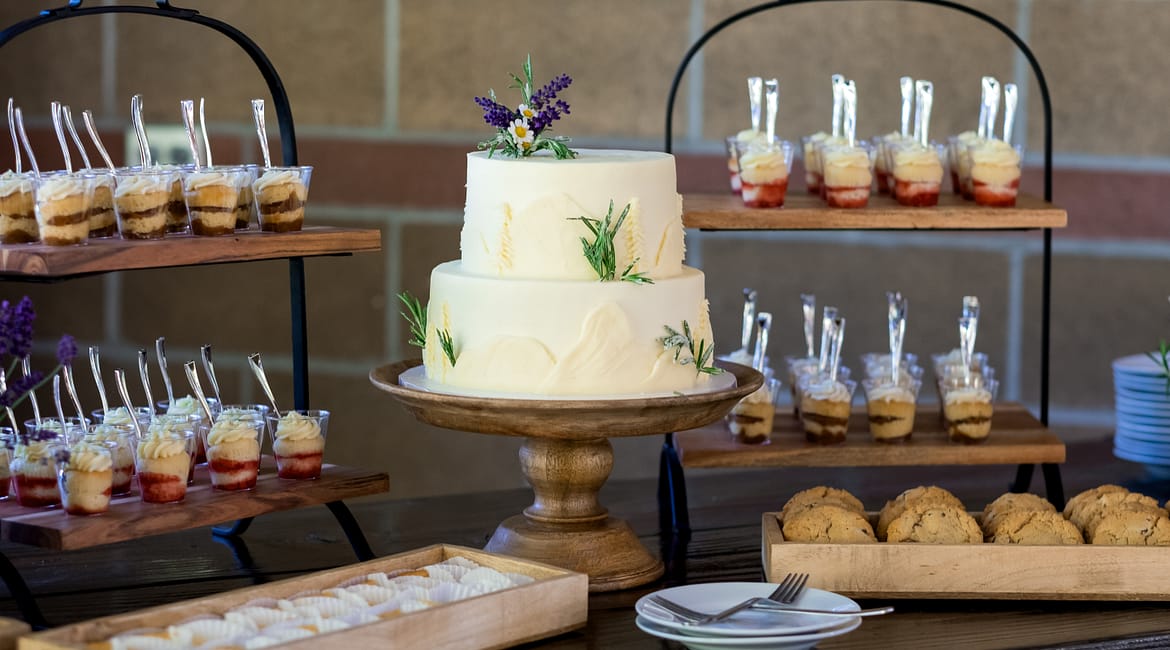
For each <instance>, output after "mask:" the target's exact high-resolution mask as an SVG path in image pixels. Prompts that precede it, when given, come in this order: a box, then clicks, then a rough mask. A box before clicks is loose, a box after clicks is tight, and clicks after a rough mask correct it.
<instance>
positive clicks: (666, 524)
mask: <svg viewBox="0 0 1170 650" xmlns="http://www.w3.org/2000/svg"><path fill="white" fill-rule="evenodd" d="M828 2H912V3H917V4H925V5H932V6H936V7H943V8H946V9H952V10H954V11H958V12H960V13H963V14H966V15H968V16H971V17H973V18H975V19H977V20H980V21H982V22H984V23H986V24H988V25H991V26H992V27H994V28H996V29H997V30H999V31H1000V32H1001V33H1003V34H1004V35H1005V36H1007V37H1008V39H1010V40H1011V42H1012V44H1014V45H1015V46H1016V48H1017V49H1018V50H1019V51H1020V52H1021V53H1022V54H1023V55H1024V57H1025V58H1026V59H1027V60H1028V64H1029V65H1030V66H1031V68H1032V73H1033V75H1034V76H1035V78H1036V83H1037V86H1038V87H1039V90H1040V100H1041V104H1042V109H1043V116H1044V125H1043V131H1044V146H1043V151H1044V200H1045V201H1049V202H1051V201H1052V99H1051V97H1050V95H1049V92H1048V82H1047V80H1046V79H1045V77H1044V71H1043V70H1042V69H1041V67H1040V62H1039V61H1038V60H1037V59H1036V56H1035V54H1033V53H1032V50H1031V48H1029V47H1028V45H1027V43H1025V42H1024V41H1023V39H1021V38H1020V37H1019V35H1018V34H1016V33H1015V31H1013V30H1012V29H1011V28H1010V27H1008V26H1007V25H1005V24H1004V23H1003V22H1001V21H1000V20H998V19H997V18H995V17H994V16H991V15H989V14H987V13H984V12H982V11H980V10H978V9H975V8H973V7H968V6H966V5H963V4H960V3H959V2H955V1H954V0H773V1H772V2H764V3H761V4H758V5H755V6H753V7H748V8H747V9H743V10H741V11H739V12H736V13H734V14H732V15H730V16H728V17H727V18H724V19H723V20H721V21H719V22H718V23H716V24H715V25H713V26H712V27H711V28H710V29H708V30H707V31H706V32H704V33H703V35H702V36H700V37H699V38H698V40H696V41H695V42H694V43H693V44H691V46H690V47H689V48H688V49H687V51H686V53H685V54H684V55H683V58H682V61H681V62H679V65H678V69H677V70H676V71H675V73H674V78H673V79H672V80H671V83H670V93H669V95H668V96H667V100H666V130H665V142H664V146H663V151H665V152H667V153H671V151H672V149H673V139H674V105H675V101H676V99H677V97H678V88H679V85H680V84H681V82H682V78H683V75H684V74H685V73H686V70H687V67H688V66H689V65H690V63H691V61H692V59H694V57H695V55H696V54H698V53H699V50H701V49H702V48H703V46H704V45H705V44H706V43H707V41H709V40H711V38H713V37H714V36H715V35H717V34H718V33H720V32H722V31H723V30H724V29H726V28H727V27H730V26H731V25H733V24H735V23H737V22H739V21H741V20H743V19H745V18H749V17H751V16H754V15H756V14H758V13H762V12H765V11H769V10H772V9H780V8H782V7H788V6H793V5H801V4H812V3H828ZM1043 240H1044V259H1043V272H1042V279H1041V296H1042V297H1041V305H1040V314H1041V329H1040V331H1041V334H1040V418H1039V419H1040V422H1041V424H1043V425H1044V426H1048V391H1049V351H1050V348H1051V340H1050V339H1051V332H1050V326H1051V317H1052V313H1051V310H1052V229H1051V228H1044V229H1043ZM1034 469H1035V466H1034V465H1030V464H1029V465H1020V466H1019V467H1017V469H1016V477H1015V480H1014V481H1012V484H1011V487H1010V489H1011V491H1012V492H1026V491H1027V490H1028V488H1029V486H1030V485H1031V482H1032V474H1033V472H1034ZM1041 470H1042V473H1043V475H1044V483H1045V492H1046V494H1047V496H1048V499H1049V500H1050V501H1052V502H1053V504H1054V505H1056V507H1057V508H1063V507H1064V487H1063V484H1062V481H1061V476H1060V466H1059V465H1057V464H1054V463H1044V464H1042V465H1041ZM658 512H659V524H660V528H661V530H662V531H663V533H671V534H673V535H676V536H680V537H682V538H684V539H685V538H687V537H689V536H690V517H689V515H688V513H687V496H686V480H685V476H684V473H683V467H682V462H681V459H680V458H679V455H678V449H677V447H676V446H675V443H674V434H673V433H668V434H666V437H665V440H664V442H663V445H662V452H661V459H660V462H659V472H658Z"/></svg>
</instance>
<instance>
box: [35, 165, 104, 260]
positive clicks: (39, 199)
mask: <svg viewBox="0 0 1170 650" xmlns="http://www.w3.org/2000/svg"><path fill="white" fill-rule="evenodd" d="M93 179H94V177H93V175H91V174H82V173H73V174H68V173H64V172H55V173H51V174H42V175H41V177H40V178H38V179H36V180H35V181H34V184H35V185H36V195H35V201H34V207H35V211H36V215H37V229H38V230H39V231H40V235H41V242H42V243H44V244H48V245H50V246H74V245H77V244H84V243H85V242H86V241H87V240H88V239H89V211H90V207H91V206H92V205H93Z"/></svg>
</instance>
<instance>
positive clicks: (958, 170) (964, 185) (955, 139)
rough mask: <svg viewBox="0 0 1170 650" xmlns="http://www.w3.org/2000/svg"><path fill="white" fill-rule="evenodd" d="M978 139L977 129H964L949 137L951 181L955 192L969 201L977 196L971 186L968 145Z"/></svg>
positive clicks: (948, 151) (948, 149)
mask: <svg viewBox="0 0 1170 650" xmlns="http://www.w3.org/2000/svg"><path fill="white" fill-rule="evenodd" d="M978 139H979V135H978V134H977V133H976V132H975V131H964V132H963V133H960V134H959V135H955V136H951V137H949V138H947V155H948V156H949V157H950V165H949V166H950V169H951V183H952V185H953V188H954V192H955V194H959V195H961V196H962V197H963V198H964V199H967V200H968V201H970V200H972V199H974V198H975V193H974V190H973V188H972V187H971V159H970V157H968V155H967V147H968V146H969V145H970V144H971V143H973V142H975V141H977V140H978Z"/></svg>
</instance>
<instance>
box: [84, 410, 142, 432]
mask: <svg viewBox="0 0 1170 650" xmlns="http://www.w3.org/2000/svg"><path fill="white" fill-rule="evenodd" d="M89 414H90V416H91V417H92V419H93V421H94V422H97V423H99V424H108V425H111V426H115V427H130V430H131V431H134V420H138V426H140V427H142V430H143V431H146V430H147V429H149V428H150V423H151V422H152V421H153V419H154V411H152V410H150V407H147V406H136V407H134V416H133V418H131V416H130V411H129V410H127V408H126V407H125V406H118V407H115V408H112V409H110V410H109V411H103V410H101V409H94V410H92V411H90V412H89Z"/></svg>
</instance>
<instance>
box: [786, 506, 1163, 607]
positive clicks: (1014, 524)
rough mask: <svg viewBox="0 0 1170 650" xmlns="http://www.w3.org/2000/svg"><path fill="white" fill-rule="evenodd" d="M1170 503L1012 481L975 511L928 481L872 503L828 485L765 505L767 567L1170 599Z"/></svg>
mask: <svg viewBox="0 0 1170 650" xmlns="http://www.w3.org/2000/svg"><path fill="white" fill-rule="evenodd" d="M1168 505H1170V504H1163V505H1161V506H1160V505H1159V504H1158V503H1157V502H1156V501H1155V500H1154V499H1152V498H1150V497H1148V496H1145V495H1142V494H1138V493H1136V492H1130V491H1129V490H1127V489H1125V488H1123V487H1120V486H1116V485H1103V486H1100V487H1096V488H1092V489H1090V490H1086V491H1084V492H1082V493H1080V494H1078V495H1076V496H1075V497H1073V498H1072V499H1070V500H1069V502H1068V505H1067V506H1066V508H1065V510H1064V512H1057V511H1056V509H1055V508H1054V507H1053V506H1052V504H1050V503H1049V502H1048V501H1046V500H1044V499H1043V498H1042V497H1038V496H1036V495H1031V494H1011V493H1009V494H1005V495H1003V496H1001V497H999V498H998V499H996V500H995V501H993V502H991V503H990V504H987V506H986V507H985V508H984V509H983V510H982V511H981V512H979V511H976V512H969V511H968V510H967V508H966V506H965V505H964V504H963V503H962V502H961V501H959V499H958V498H956V497H955V496H954V495H953V494H951V493H950V492H947V491H946V490H944V489H942V488H939V487H935V486H920V487H916V488H913V489H910V490H907V491H905V492H903V493H902V494H900V495H898V496H897V497H895V498H894V499H891V500H890V501H888V502H887V503H886V504H885V506H884V507H882V509H881V510H880V511H877V512H873V511H866V510H865V508H864V505H863V504H862V503H861V501H859V500H858V499H856V498H855V497H853V495H851V494H849V493H848V492H846V491H845V490H841V489H837V488H831V487H824V486H819V487H815V488H810V489H808V490H804V491H802V492H799V493H797V494H796V495H794V496H793V497H792V498H791V499H789V501H788V502H787V503H786V504H785V505H784V508H783V509H782V510H781V511H780V512H768V513H764V516H763V538H764V539H763V556H764V557H763V560H764V572H765V574H766V576H767V578H768V580H769V581H776V580H778V579H780V577H782V576H783V575H784V574H786V573H788V572H790V571H797V570H799V571H801V572H807V573H809V574H810V575H811V577H810V579H809V586H812V587H817V588H820V589H827V590H830V591H835V592H838V593H841V594H845V595H847V596H850V597H853V598H969V599H1038V600H1143V601H1170V516H1168V514H1167V506H1168Z"/></svg>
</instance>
